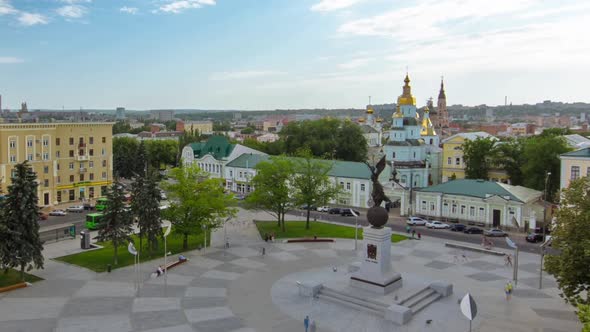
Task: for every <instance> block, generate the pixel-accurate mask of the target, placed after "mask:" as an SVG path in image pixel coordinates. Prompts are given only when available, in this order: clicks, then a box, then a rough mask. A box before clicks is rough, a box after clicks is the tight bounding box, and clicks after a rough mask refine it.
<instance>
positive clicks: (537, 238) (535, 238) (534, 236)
mask: <svg viewBox="0 0 590 332" xmlns="http://www.w3.org/2000/svg"><path fill="white" fill-rule="evenodd" d="M525 239H526V241H527V242H532V243H537V242H543V234H539V233H529V234H528V235H527V236H526V238H525Z"/></svg>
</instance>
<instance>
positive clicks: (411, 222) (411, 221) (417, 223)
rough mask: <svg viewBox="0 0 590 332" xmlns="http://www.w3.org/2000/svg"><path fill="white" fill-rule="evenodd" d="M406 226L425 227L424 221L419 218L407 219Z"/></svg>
mask: <svg viewBox="0 0 590 332" xmlns="http://www.w3.org/2000/svg"><path fill="white" fill-rule="evenodd" d="M406 224H408V225H412V226H424V225H426V220H424V219H422V218H419V217H409V218H408V220H407V221H406Z"/></svg>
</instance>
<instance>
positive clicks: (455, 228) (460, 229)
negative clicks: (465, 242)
mask: <svg viewBox="0 0 590 332" xmlns="http://www.w3.org/2000/svg"><path fill="white" fill-rule="evenodd" d="M465 228H467V227H465V225H463V224H454V225H451V227H450V228H449V230H450V231H453V232H463V231H464V230H465Z"/></svg>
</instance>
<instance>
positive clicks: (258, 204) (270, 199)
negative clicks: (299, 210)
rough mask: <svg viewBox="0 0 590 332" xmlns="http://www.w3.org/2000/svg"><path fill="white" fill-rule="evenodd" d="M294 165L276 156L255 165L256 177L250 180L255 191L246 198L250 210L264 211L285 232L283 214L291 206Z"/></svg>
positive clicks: (286, 159)
mask: <svg viewBox="0 0 590 332" xmlns="http://www.w3.org/2000/svg"><path fill="white" fill-rule="evenodd" d="M293 174H294V165H293V161H291V160H289V159H288V158H285V157H281V156H277V157H271V158H270V160H268V161H262V162H259V163H258V164H257V165H256V175H255V176H254V178H252V185H253V186H254V188H255V190H254V192H252V193H251V194H249V195H248V197H247V198H246V204H247V206H248V207H251V208H258V209H262V210H265V211H267V212H269V213H271V214H272V215H274V216H275V218H277V223H278V225H279V226H280V227H281V229H282V230H283V232H284V231H285V214H286V213H287V211H288V210H289V209H290V208H291V207H292V206H293V205H292V195H291V188H290V187H289V183H290V182H291V181H292V179H293Z"/></svg>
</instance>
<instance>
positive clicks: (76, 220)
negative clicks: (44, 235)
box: [39, 211, 96, 232]
mask: <svg viewBox="0 0 590 332" xmlns="http://www.w3.org/2000/svg"><path fill="white" fill-rule="evenodd" d="M89 212H96V211H84V212H82V213H70V212H68V214H67V215H65V216H49V217H48V218H47V220H39V226H40V227H47V226H53V225H59V224H74V225H76V231H78V232H79V231H81V230H82V228H84V223H85V222H86V214H88V213H89Z"/></svg>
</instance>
